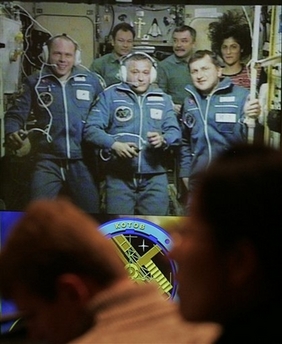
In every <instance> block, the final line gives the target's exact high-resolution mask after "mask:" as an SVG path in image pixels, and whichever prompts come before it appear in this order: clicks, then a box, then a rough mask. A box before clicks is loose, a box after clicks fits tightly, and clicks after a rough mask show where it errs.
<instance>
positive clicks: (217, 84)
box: [180, 50, 260, 214]
mask: <svg viewBox="0 0 282 344" xmlns="http://www.w3.org/2000/svg"><path fill="white" fill-rule="evenodd" d="M189 69H190V73H191V76H192V80H193V85H188V86H187V87H186V91H187V97H186V98H185V103H184V106H183V110H182V118H181V121H182V129H183V132H182V135H183V138H182V146H181V149H180V177H181V178H182V180H183V183H184V185H185V187H186V189H187V191H188V206H187V207H188V209H187V211H188V214H189V205H190V201H191V197H190V196H191V193H193V192H194V189H195V187H196V184H197V177H198V174H199V173H200V172H202V171H203V170H204V169H206V168H207V167H208V165H209V164H210V162H211V161H212V160H213V159H214V158H215V157H217V155H219V154H220V153H221V152H223V151H224V150H226V149H227V148H229V147H230V146H231V145H232V144H235V143H238V142H244V141H246V140H247V126H246V124H245V123H244V119H245V118H246V117H247V116H250V117H253V118H256V117H257V116H259V114H260V104H259V100H258V99H254V100H249V90H247V89H246V88H244V87H240V86H237V85H234V84H233V83H232V81H231V80H230V79H229V78H227V77H225V78H222V66H221V61H219V60H218V59H217V56H216V54H215V53H213V52H211V51H209V50H198V51H196V52H195V53H194V54H193V55H192V56H191V58H190V60H189Z"/></svg>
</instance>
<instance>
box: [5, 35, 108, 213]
mask: <svg viewBox="0 0 282 344" xmlns="http://www.w3.org/2000/svg"><path fill="white" fill-rule="evenodd" d="M42 58H43V60H44V62H43V65H42V67H41V70H40V71H39V72H36V74H34V75H31V76H29V77H28V78H27V79H26V81H25V83H24V85H23V92H22V94H21V95H20V96H19V98H18V99H17V100H16V102H15V105H14V106H12V107H11V108H9V109H8V111H7V112H6V114H5V135H6V141H5V144H6V147H7V149H9V150H12V151H15V152H16V153H17V152H21V150H25V149H26V146H29V141H30V142H31V145H32V147H33V148H34V156H35V166H34V170H33V171H32V176H31V185H30V195H29V196H30V199H31V200H33V199H38V198H55V197H56V196H57V195H58V194H59V193H60V192H61V191H62V190H64V192H66V193H67V194H68V196H69V197H71V199H72V200H73V201H74V202H75V203H76V204H77V205H78V206H79V207H81V208H82V209H83V210H85V211H87V212H90V213H97V212H99V194H98V189H97V185H96V182H95V180H94V177H93V174H92V173H90V169H89V168H88V167H87V166H86V164H85V162H84V155H83V149H82V132H83V127H84V123H85V119H86V117H87V114H88V112H89V109H90V106H91V104H92V102H93V101H94V100H95V98H96V97H97V95H98V94H99V93H100V92H101V91H102V86H101V84H100V81H99V79H98V77H97V76H96V75H95V74H94V73H92V72H88V71H86V69H82V68H80V67H79V64H80V50H79V47H78V45H77V43H76V42H75V41H74V40H72V39H71V38H70V37H69V36H67V35H65V34H63V35H58V36H54V37H52V38H51V39H49V41H48V42H47V43H46V45H45V46H44V47H43V54H42ZM31 111H32V112H33V115H34V119H35V128H32V129H31V130H30V132H27V131H26V124H27V121H28V118H29V115H30V113H31ZM27 134H28V137H27V138H25V136H26V135H27Z"/></svg>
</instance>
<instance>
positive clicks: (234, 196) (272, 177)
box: [192, 144, 282, 287]
mask: <svg viewBox="0 0 282 344" xmlns="http://www.w3.org/2000/svg"><path fill="white" fill-rule="evenodd" d="M281 195H282V155H281V152H280V151H278V150H275V149H272V148H271V147H268V146H263V145H247V144H242V145H237V146H234V147H232V148H231V149H229V150H228V151H226V152H225V153H223V154H222V155H221V156H220V157H219V158H218V159H216V160H214V162H213V163H212V164H211V165H210V167H209V169H208V170H207V172H206V173H205V174H204V176H203V178H202V180H201V183H200V185H199V190H198V193H197V194H196V202H195V204H194V209H193V210H192V212H193V211H195V212H197V214H199V215H200V216H201V218H203V219H204V221H205V222H207V223H208V224H209V226H210V227H211V228H212V230H213V232H214V234H215V238H216V240H217V242H218V244H219V245H220V247H223V248H227V249H228V248H230V247H232V246H233V245H235V244H236V243H237V242H238V241H240V240H242V239H247V240H249V241H250V242H252V244H253V245H254V247H255V248H256V250H257V252H258V256H259V258H260V261H261V263H262V264H263V265H264V266H265V271H267V273H268V274H269V277H270V279H272V278H273V279H274V280H275V282H276V283H278V284H279V285H280V287H281V286H282V285H281V284H282V282H281V281H282V278H281V277H279V276H281V273H280V271H281V269H282V216H281V209H282V197H281ZM278 275H279V276H278ZM278 280H279V282H278Z"/></svg>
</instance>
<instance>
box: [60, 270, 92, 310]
mask: <svg viewBox="0 0 282 344" xmlns="http://www.w3.org/2000/svg"><path fill="white" fill-rule="evenodd" d="M57 295H58V297H61V298H63V299H65V300H68V301H69V302H73V303H78V304H85V303H87V302H88V300H89V299H90V298H91V296H92V294H91V290H90V288H89V285H88V283H86V281H85V280H84V279H83V278H81V277H80V276H78V275H76V274H71V273H66V274H63V275H61V276H59V277H58V279H57Z"/></svg>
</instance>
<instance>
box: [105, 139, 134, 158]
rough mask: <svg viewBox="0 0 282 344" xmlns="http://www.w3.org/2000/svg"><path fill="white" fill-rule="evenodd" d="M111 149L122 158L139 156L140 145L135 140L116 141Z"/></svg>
mask: <svg viewBox="0 0 282 344" xmlns="http://www.w3.org/2000/svg"><path fill="white" fill-rule="evenodd" d="M111 149H112V150H114V151H115V153H116V154H117V155H118V156H119V157H120V158H134V157H137V156H138V147H137V146H136V144H135V143H133V142H119V141H116V142H115V143H114V144H113V145H112V147H111Z"/></svg>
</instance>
